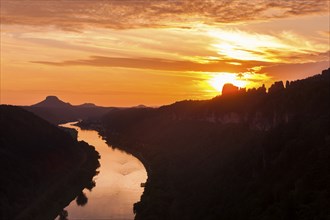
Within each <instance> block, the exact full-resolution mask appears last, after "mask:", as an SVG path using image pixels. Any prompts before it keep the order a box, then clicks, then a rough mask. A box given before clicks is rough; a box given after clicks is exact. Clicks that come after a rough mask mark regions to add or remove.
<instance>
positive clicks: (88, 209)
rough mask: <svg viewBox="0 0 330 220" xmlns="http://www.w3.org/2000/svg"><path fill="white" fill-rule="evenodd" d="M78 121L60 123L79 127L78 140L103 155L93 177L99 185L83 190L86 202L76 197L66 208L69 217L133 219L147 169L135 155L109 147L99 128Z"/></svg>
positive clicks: (65, 125) (69, 126) (107, 219)
mask: <svg viewBox="0 0 330 220" xmlns="http://www.w3.org/2000/svg"><path fill="white" fill-rule="evenodd" d="M73 124H75V122H73V123H67V124H63V125H61V126H63V127H67V128H73V129H76V130H77V131H78V140H83V141H85V142H87V143H88V144H90V145H93V146H94V147H95V149H96V150H97V151H98V152H99V154H100V155H101V159H100V164H101V166H100V168H99V172H100V173H99V174H98V175H97V176H96V177H95V178H94V180H95V182H96V186H95V187H94V188H93V189H92V191H91V192H90V191H88V190H84V193H85V194H86V196H87V198H88V202H87V204H86V205H85V206H78V205H77V203H76V201H75V200H73V201H72V202H71V203H70V205H69V206H68V207H66V208H65V210H67V211H68V214H69V216H68V218H69V219H70V220H77V219H84V220H87V219H90V220H91V219H93V220H95V219H102V220H130V219H134V214H133V204H134V203H136V202H138V201H139V200H140V197H141V195H142V193H143V188H141V186H140V185H141V183H144V182H146V179H147V172H146V169H145V167H144V166H143V164H142V163H141V162H140V161H139V160H138V159H137V158H136V157H134V156H133V155H131V154H127V153H126V152H124V151H120V150H118V149H113V148H111V147H109V146H108V145H107V144H106V143H105V141H104V140H103V139H102V137H100V136H99V134H98V133H97V132H96V131H91V130H81V129H80V128H79V127H77V126H74V125H73Z"/></svg>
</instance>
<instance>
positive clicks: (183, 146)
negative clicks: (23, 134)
mask: <svg viewBox="0 0 330 220" xmlns="http://www.w3.org/2000/svg"><path fill="white" fill-rule="evenodd" d="M329 100H330V72H329V69H328V70H325V71H323V72H322V74H319V75H315V76H313V77H310V78H307V79H304V80H298V81H294V82H287V83H285V86H284V84H283V83H282V82H277V83H275V84H274V85H273V86H272V87H271V88H270V89H269V91H268V92H266V89H265V88H264V87H261V88H259V89H253V90H249V91H245V90H240V91H238V92H237V93H233V94H228V95H224V96H219V97H215V98H214V99H212V100H206V101H182V102H177V103H174V104H172V105H169V106H163V107H160V108H158V109H151V108H144V109H125V110H117V111H112V112H110V113H108V114H107V115H106V116H105V117H103V119H102V126H103V129H101V130H100V131H101V134H102V135H103V136H105V137H106V138H107V141H108V142H109V143H110V144H112V145H113V146H115V147H119V148H122V149H125V150H128V151H130V152H132V153H134V154H135V155H138V156H139V157H140V158H142V160H143V161H144V163H145V165H146V166H147V169H148V177H149V179H148V182H147V184H146V188H145V192H144V194H143V196H142V200H141V202H139V203H137V204H136V205H135V207H134V209H135V211H136V213H137V215H136V219H137V220H140V219H142V220H148V219H158V220H161V219H178V220H184V219H186V220H191V219H214V220H217V219H223V220H230V219H233V220H234V219H235V220H236V219H247V220H248V219H251V220H255V219H274V220H278V219H282V220H284V219H287V220H295V219H296V220H298V219H299V220H301V219H306V220H307V219H330V102H329ZM90 125H91V122H88V121H85V122H83V123H81V126H83V127H84V126H85V127H88V126H90Z"/></svg>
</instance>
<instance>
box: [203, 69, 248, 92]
mask: <svg viewBox="0 0 330 220" xmlns="http://www.w3.org/2000/svg"><path fill="white" fill-rule="evenodd" d="M208 82H209V84H210V85H211V86H212V87H213V88H214V89H215V90H216V91H218V92H221V91H222V87H223V86H224V85H225V84H226V83H231V84H233V85H234V86H237V87H239V88H244V87H246V85H247V84H248V81H247V80H246V79H244V76H243V75H239V74H235V73H218V74H216V75H214V76H213V77H212V78H211V79H209V81H208Z"/></svg>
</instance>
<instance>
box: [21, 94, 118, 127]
mask: <svg viewBox="0 0 330 220" xmlns="http://www.w3.org/2000/svg"><path fill="white" fill-rule="evenodd" d="M23 108H25V109H26V110H28V111H30V112H33V113H35V114H36V115H38V116H40V117H41V118H43V119H45V120H47V121H49V122H51V123H53V124H61V123H65V122H71V121H78V120H86V119H95V118H99V117H101V116H103V115H104V114H106V113H108V112H109V111H111V110H113V109H115V108H113V107H100V106H96V105H95V104H93V103H85V104H82V105H76V106H74V105H71V104H70V103H66V102H63V101H62V100H60V99H59V98H58V97H56V96H47V97H46V99H45V100H43V101H41V102H39V103H37V104H34V105H31V106H23Z"/></svg>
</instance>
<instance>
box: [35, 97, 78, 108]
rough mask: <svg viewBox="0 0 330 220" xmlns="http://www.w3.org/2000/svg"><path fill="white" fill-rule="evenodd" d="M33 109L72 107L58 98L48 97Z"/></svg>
mask: <svg viewBox="0 0 330 220" xmlns="http://www.w3.org/2000/svg"><path fill="white" fill-rule="evenodd" d="M31 106H32V107H44V108H69V107H72V105H71V104H70V103H66V102H63V101H62V100H60V99H59V98H57V97H56V96H47V97H46V99H45V100H43V101H41V102H39V103H37V104H34V105H31Z"/></svg>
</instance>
